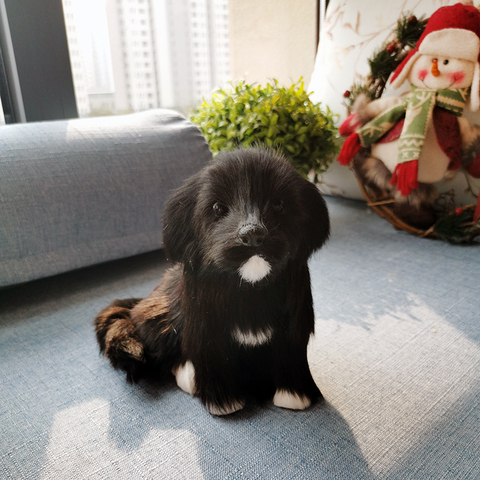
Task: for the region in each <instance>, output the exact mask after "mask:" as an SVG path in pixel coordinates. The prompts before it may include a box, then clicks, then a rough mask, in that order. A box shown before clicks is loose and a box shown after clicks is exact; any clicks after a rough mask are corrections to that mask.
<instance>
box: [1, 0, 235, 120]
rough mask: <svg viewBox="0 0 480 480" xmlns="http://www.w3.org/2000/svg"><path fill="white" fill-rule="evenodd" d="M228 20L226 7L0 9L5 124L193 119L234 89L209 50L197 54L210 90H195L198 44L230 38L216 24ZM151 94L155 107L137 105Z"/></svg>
mask: <svg viewBox="0 0 480 480" xmlns="http://www.w3.org/2000/svg"><path fill="white" fill-rule="evenodd" d="M225 11H227V12H228V0H202V1H198V0H164V1H163V2H159V1H151V2H147V1H145V0H0V21H1V25H0V27H1V26H3V32H4V33H5V35H3V36H1V37H3V38H0V48H1V52H2V53H3V57H1V58H0V89H1V90H0V92H1V103H2V105H1V106H2V109H3V111H4V112H5V119H6V121H8V122H10V121H34V120H47V119H54V118H72V117H76V116H90V115H96V114H98V112H99V111H101V113H102V114H105V113H111V114H117V113H124V112H125V111H137V110H139V109H141V108H156V107H166V108H175V109H177V110H179V111H181V112H183V113H187V112H188V111H189V109H190V108H191V107H193V106H195V105H196V104H197V103H198V102H200V101H201V99H202V97H203V96H208V95H209V94H210V92H211V91H212V90H213V89H215V88H216V87H218V86H222V85H223V84H224V83H225V82H226V81H227V80H228V78H227V76H228V74H229V73H228V72H229V68H230V67H229V58H228V57H227V56H225V54H224V47H222V48H221V49H219V47H218V46H217V45H216V43H215V42H213V41H211V40H210V41H207V42H206V43H205V44H202V45H200V46H199V47H198V48H200V49H201V50H202V51H201V52H200V55H201V56H200V57H199V61H200V63H201V65H200V66H199V69H200V70H206V71H208V75H207V77H208V79H209V80H208V81H202V89H196V88H195V79H194V78H191V77H192V75H191V72H192V71H193V70H194V66H193V60H192V59H193V52H192V51H191V50H190V49H192V48H193V47H192V45H193V40H192V39H193V37H197V36H199V37H200V38H205V39H213V38H215V37H216V36H217V35H218V32H223V31H225V30H226V31H228V17H227V18H224V19H223V20H222V21H221V22H219V20H218V18H217V17H215V13H218V12H221V13H222V15H223V14H224V12H225ZM194 12H196V14H197V25H196V27H195V29H193V28H192V23H191V22H192V19H193V17H192V14H193V13H194ZM7 19H8V20H7ZM5 25H7V26H8V25H9V26H10V31H8V28H7V29H5ZM0 30H2V28H0ZM45 32H49V35H48V37H49V38H46V37H47V36H46V35H45ZM222 35H223V34H222ZM66 38H67V39H68V42H66V41H65V39H66ZM134 42H135V43H134ZM135 44H136V45H135ZM139 47H140V48H142V50H139ZM195 49H197V47H195ZM52 53H53V54H52ZM140 58H143V59H148V60H149V61H148V63H146V62H145V63H142V64H141V69H139V68H137V66H136V65H135V64H136V62H138V60H139V59H140ZM217 64H220V65H221V68H219V65H217ZM2 68H3V70H4V73H3V74H2ZM197 70H198V68H197ZM215 72H224V73H223V75H222V76H218V75H217V76H215V75H216V74H215ZM39 79H41V81H39ZM146 79H149V85H150V87H147V86H146V82H145V80H146ZM146 89H148V92H152V93H150V94H149V97H148V98H149V101H148V102H139V101H138V99H139V98H141V95H144V98H146V97H145V95H146ZM150 95H151V96H150ZM100 99H101V100H100ZM107 110H108V112H107Z"/></svg>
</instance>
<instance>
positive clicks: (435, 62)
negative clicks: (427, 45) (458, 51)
mask: <svg viewBox="0 0 480 480" xmlns="http://www.w3.org/2000/svg"><path fill="white" fill-rule="evenodd" d="M432 75H433V76H434V77H438V76H439V75H440V70H439V69H438V60H437V59H436V58H434V59H433V60H432Z"/></svg>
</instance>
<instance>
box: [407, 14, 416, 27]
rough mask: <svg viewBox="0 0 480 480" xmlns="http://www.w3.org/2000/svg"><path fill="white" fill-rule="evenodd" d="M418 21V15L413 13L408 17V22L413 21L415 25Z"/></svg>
mask: <svg viewBox="0 0 480 480" xmlns="http://www.w3.org/2000/svg"><path fill="white" fill-rule="evenodd" d="M417 22H418V20H417V17H416V16H415V15H412V16H411V17H410V18H409V19H408V23H411V24H412V25H415V24H416V23H417Z"/></svg>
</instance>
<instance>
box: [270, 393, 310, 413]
mask: <svg viewBox="0 0 480 480" xmlns="http://www.w3.org/2000/svg"><path fill="white" fill-rule="evenodd" d="M311 403H312V402H311V401H310V399H309V398H307V397H304V396H303V395H302V396H300V395H298V393H290V392H287V391H286V390H277V391H276V393H275V396H274V397H273V404H274V405H275V406H277V407H282V408H289V409H290V410H304V409H305V408H307V407H309V406H310V405H311Z"/></svg>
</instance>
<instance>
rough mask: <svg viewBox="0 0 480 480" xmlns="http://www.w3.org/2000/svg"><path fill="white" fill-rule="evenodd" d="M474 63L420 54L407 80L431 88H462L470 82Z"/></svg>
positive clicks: (417, 85)
mask: <svg viewBox="0 0 480 480" xmlns="http://www.w3.org/2000/svg"><path fill="white" fill-rule="evenodd" d="M474 70H475V65H474V63H473V62H470V61H469V60H459V59H458V58H450V57H442V56H440V55H438V56H434V55H420V57H419V58H418V60H417V61H416V62H415V63H414V65H413V67H412V69H411V70H410V73H409V75H408V80H409V82H410V83H411V84H412V85H415V86H416V87H419V88H428V89H431V90H443V89H445V88H463V87H469V86H470V85H471V84H472V80H473V73H474Z"/></svg>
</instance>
